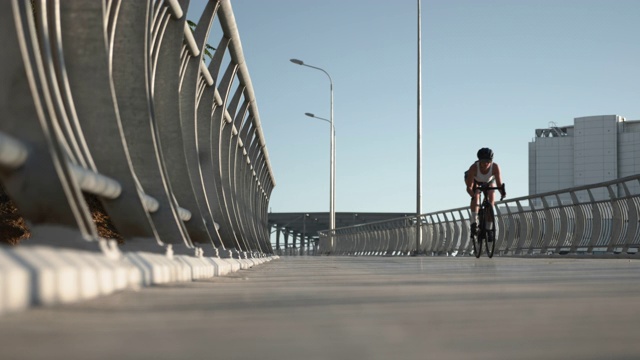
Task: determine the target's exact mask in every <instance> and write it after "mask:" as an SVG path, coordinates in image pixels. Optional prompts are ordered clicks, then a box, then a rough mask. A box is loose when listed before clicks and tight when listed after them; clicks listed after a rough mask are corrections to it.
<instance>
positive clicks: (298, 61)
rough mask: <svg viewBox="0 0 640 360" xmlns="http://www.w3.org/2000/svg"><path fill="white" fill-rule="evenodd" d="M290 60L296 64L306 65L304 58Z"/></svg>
mask: <svg viewBox="0 0 640 360" xmlns="http://www.w3.org/2000/svg"><path fill="white" fill-rule="evenodd" d="M289 61H291V62H292V63H294V64H298V65H304V62H303V61H302V60H298V59H289Z"/></svg>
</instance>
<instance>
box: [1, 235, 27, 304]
mask: <svg viewBox="0 0 640 360" xmlns="http://www.w3.org/2000/svg"><path fill="white" fill-rule="evenodd" d="M12 252H13V250H12V249H10V248H5V247H0V314H3V313H7V312H15V311H20V310H24V309H26V308H27V307H29V305H30V304H31V290H30V288H31V277H30V275H29V271H28V269H27V268H26V267H25V266H24V265H22V264H20V262H18V261H17V260H16V259H15V258H14V257H13V256H12Z"/></svg>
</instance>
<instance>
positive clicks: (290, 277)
mask: <svg viewBox="0 0 640 360" xmlns="http://www.w3.org/2000/svg"><path fill="white" fill-rule="evenodd" d="M639 275H640V261H639V260H595V259H594V260H576V259H511V258H494V259H493V260H489V259H486V258H481V259H478V260H477V259H475V258H431V257H419V258H412V257H408V258H379V257H297V258H290V257H289V258H287V257H283V258H281V259H279V260H274V261H272V262H269V263H266V264H262V265H260V266H257V267H254V268H252V269H249V270H241V271H239V272H236V273H233V274H231V275H228V276H224V277H216V278H212V279H211V280H206V281H196V282H191V283H179V284H173V285H162V286H156V287H151V288H144V289H142V290H140V291H125V292H121V293H117V294H114V295H110V296H107V297H105V298H100V299H96V300H90V301H86V302H82V303H79V304H74V305H69V306H56V307H52V308H36V309H31V310H27V311H25V312H22V313H18V314H9V315H5V316H3V317H1V318H0V358H1V359H4V360H9V359H48V360H49V359H50V360H54V359H65V360H72V359H86V360H89V359H110V360H118V359H154V360H155V359H282V360H289V359H305V360H310V359H349V360H355V359H381V360H382V359H384V360H389V359H465V360H467V359H474V360H475V359H638V358H640V341H639V340H638V333H640V281H639Z"/></svg>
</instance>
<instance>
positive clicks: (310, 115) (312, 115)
mask: <svg viewBox="0 0 640 360" xmlns="http://www.w3.org/2000/svg"><path fill="white" fill-rule="evenodd" d="M304 114H305V115H307V116H308V117H316V116H315V115H314V114H312V113H304Z"/></svg>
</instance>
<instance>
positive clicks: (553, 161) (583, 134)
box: [529, 115, 640, 202]
mask: <svg viewBox="0 0 640 360" xmlns="http://www.w3.org/2000/svg"><path fill="white" fill-rule="evenodd" d="M635 174H640V120H635V121H628V120H626V119H625V118H624V117H622V116H618V115H604V116H587V117H580V118H575V119H574V124H573V125H569V126H556V125H555V124H553V123H551V124H550V126H549V128H547V129H538V130H536V137H535V138H534V139H533V141H532V142H530V143H529V194H530V195H533V194H540V193H544V192H549V191H555V190H560V189H566V188H571V187H576V186H581V185H588V184H593V183H598V182H603V181H608V180H615V179H618V178H622V177H625V176H630V175H635ZM634 186H637V185H635V184H634ZM605 191H606V190H605V189H602V190H599V191H596V192H594V194H593V195H594V197H595V198H596V200H598V199H603V198H606V194H605V193H604V192H605ZM582 196H586V194H584V195H579V197H582ZM562 201H563V202H564V201H565V200H564V199H562Z"/></svg>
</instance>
